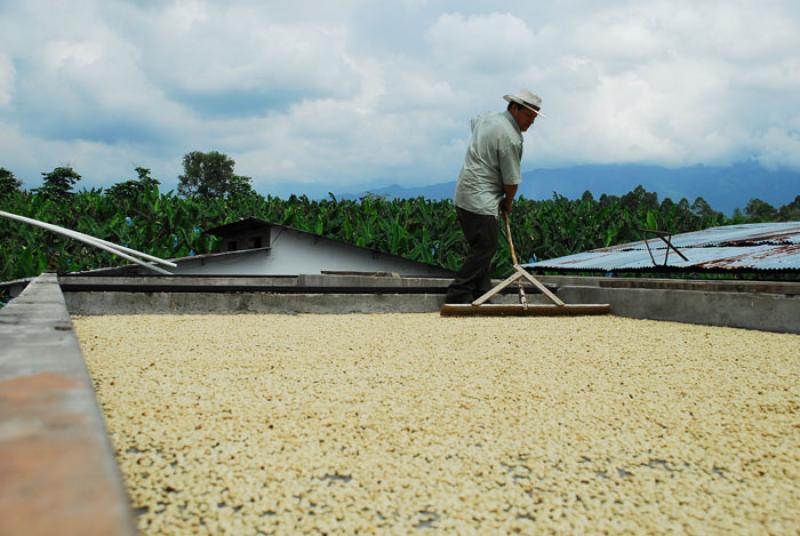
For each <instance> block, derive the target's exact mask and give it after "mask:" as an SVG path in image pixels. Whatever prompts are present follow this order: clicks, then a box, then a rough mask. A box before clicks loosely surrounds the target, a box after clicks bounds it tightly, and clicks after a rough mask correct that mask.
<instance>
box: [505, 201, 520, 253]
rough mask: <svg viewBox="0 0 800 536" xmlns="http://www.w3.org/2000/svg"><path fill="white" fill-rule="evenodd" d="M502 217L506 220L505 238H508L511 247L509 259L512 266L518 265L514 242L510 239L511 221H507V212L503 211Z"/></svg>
mask: <svg viewBox="0 0 800 536" xmlns="http://www.w3.org/2000/svg"><path fill="white" fill-rule="evenodd" d="M503 219H504V220H505V221H506V238H507V239H508V247H509V248H510V249H511V261H512V262H513V263H514V266H516V265H518V264H519V262H517V252H516V251H514V242H513V241H512V240H511V223H509V218H508V212H506V211H505V210H504V211H503Z"/></svg>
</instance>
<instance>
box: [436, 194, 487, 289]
mask: <svg viewBox="0 0 800 536" xmlns="http://www.w3.org/2000/svg"><path fill="white" fill-rule="evenodd" d="M456 216H457V217H458V223H459V225H461V230H462V231H464V237H465V238H466V239H467V244H469V251H468V252H467V255H466V257H464V263H463V264H462V265H461V269H460V270H459V271H458V273H457V274H456V278H455V280H454V281H453V282H452V283H450V286H449V287H447V298H446V300H445V301H446V302H447V303H472V302H473V301H474V300H476V299H477V298H480V297H481V296H482V295H483V294H485V293H486V292H487V291H488V290H489V289H490V288H491V278H490V270H491V265H492V257H494V254H495V252H496V251H497V218H495V217H494V216H486V215H483V214H475V213H474V212H469V211H468V210H464V209H463V208H459V207H456Z"/></svg>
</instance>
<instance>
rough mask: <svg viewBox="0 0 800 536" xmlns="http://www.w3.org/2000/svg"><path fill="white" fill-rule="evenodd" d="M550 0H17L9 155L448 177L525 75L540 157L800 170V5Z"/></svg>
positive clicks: (269, 182)
mask: <svg viewBox="0 0 800 536" xmlns="http://www.w3.org/2000/svg"><path fill="white" fill-rule="evenodd" d="M538 4H539V3H537V4H533V3H530V2H527V1H523V0H510V1H509V2H505V3H503V4H502V9H500V8H498V7H497V4H496V3H494V2H488V1H478V2H471V3H463V2H456V1H454V0H443V1H441V2H426V1H421V0H407V1H405V2H403V3H392V4H386V5H383V6H381V5H379V4H375V3H374V2H367V1H365V0H348V1H346V2H336V3H326V2H315V1H313V0H298V1H297V2H293V3H291V4H275V5H272V4H264V3H263V2H260V1H257V0H243V1H240V2H236V3H222V2H215V1H211V0H190V1H172V2H147V1H143V2H134V1H129V2H122V1H120V2H100V1H97V0H95V1H88V2H85V3H84V4H82V8H81V9H80V10H76V9H68V7H69V6H67V5H66V4H54V3H51V2H45V1H35V0H34V1H25V2H23V1H22V0H18V1H13V2H7V3H5V4H4V6H3V7H2V8H0V9H2V10H3V13H2V16H0V50H2V53H0V124H1V125H2V126H3V129H4V132H3V133H2V134H0V154H1V155H2V158H3V161H2V162H0V166H3V167H6V168H8V169H12V170H13V171H14V172H15V173H16V174H17V175H18V176H20V177H31V178H33V179H36V180H38V177H39V175H38V174H39V173H40V172H41V171H46V170H48V169H52V167H54V166H55V165H59V164H60V163H63V162H67V161H69V162H72V163H73V165H75V166H76V169H78V171H79V172H80V173H81V174H83V175H84V176H85V177H86V180H85V181H84V184H87V185H89V184H90V183H91V182H94V183H95V184H106V183H107V182H108V181H110V180H115V179H117V178H120V177H126V176H129V175H131V173H132V169H133V165H132V164H135V165H144V166H145V167H151V168H153V170H154V172H155V173H156V174H157V176H159V174H160V176H159V178H161V179H162V181H164V183H165V184H167V185H170V184H171V185H173V186H174V183H175V180H176V176H177V175H178V173H179V167H180V160H181V157H182V156H183V154H184V153H186V152H188V151H191V150H212V149H215V150H221V151H224V152H226V153H227V154H229V155H231V156H232V157H233V158H234V159H235V160H236V162H237V172H239V173H241V174H244V175H250V176H252V177H253V178H254V179H255V180H256V181H257V183H258V184H261V185H263V186H264V187H265V188H267V187H272V186H275V187H278V186H277V185H280V186H281V187H285V186H286V185H287V184H293V183H296V182H297V183H303V184H306V185H312V184H313V183H315V182H319V181H325V182H328V183H332V184H336V185H338V187H339V188H340V191H346V190H348V189H351V186H353V187H354V185H362V184H365V183H367V182H370V181H373V184H378V181H379V184H385V183H389V182H398V181H404V182H406V183H411V184H424V183H433V182H442V181H447V180H452V179H453V178H454V177H455V176H456V174H457V173H458V169H459V167H460V165H461V159H462V158H463V151H464V146H465V144H466V142H467V137H468V135H469V130H468V124H469V119H470V118H471V117H473V116H474V115H477V114H478V113H480V112H483V111H486V110H501V109H502V108H503V107H504V105H505V103H504V102H503V101H502V98H501V97H502V95H503V94H505V93H508V92H510V91H514V90H516V89H519V88H523V87H525V88H530V89H532V90H534V91H536V92H537V93H539V94H541V95H542V97H543V98H544V108H545V112H546V113H547V114H548V117H547V118H543V119H541V120H539V121H537V123H536V125H535V126H534V128H533V129H531V131H529V133H528V134H526V139H527V140H528V141H527V143H526V149H525V161H524V163H523V167H526V168H531V167H540V166H542V167H549V166H556V165H562V164H582V163H594V162H652V163H659V164H668V165H683V164H695V163H713V164H725V163H731V162H734V161H737V160H742V159H746V158H749V157H751V156H752V157H755V158H757V159H759V160H760V161H761V162H763V163H765V164H766V165H770V166H778V167H779V166H790V167H794V168H798V169H800V162H799V161H798V159H797V156H796V155H797V154H799V153H800V152H799V151H798V150H797V149H798V147H797V132H798V131H800V125H798V121H800V116H798V114H797V112H796V111H795V110H796V105H795V101H796V95H797V92H798V90H799V89H800V61H798V59H797V53H796V50H798V49H800V7H798V6H797V5H796V4H795V3H792V2H789V1H785V2H779V1H772V0H767V1H765V2H761V3H753V2H749V1H746V0H732V1H727V2H722V1H714V0H712V1H708V2H689V1H688V0H687V1H678V2H675V1H667V0H649V1H642V2H635V3H632V2H622V1H618V2H606V3H596V2H590V1H588V0H575V1H572V2H568V3H551V4H547V5H544V4H542V5H538ZM282 191H287V190H286V189H284V190H282Z"/></svg>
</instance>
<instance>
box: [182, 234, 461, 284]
mask: <svg viewBox="0 0 800 536" xmlns="http://www.w3.org/2000/svg"><path fill="white" fill-rule="evenodd" d="M172 271H173V272H174V273H176V274H192V275H212V274H213V275H298V274H316V273H320V272H323V271H338V272H396V273H398V274H400V275H406V276H408V275H426V276H437V275H439V276H445V277H447V276H450V275H451V274H450V273H449V272H447V271H446V270H443V269H440V268H437V267H434V266H428V265H425V264H421V263H417V262H414V261H410V260H406V259H403V258H400V257H395V256H391V255H385V254H382V253H376V252H373V251H371V250H368V249H366V248H359V247H356V246H351V245H349V244H343V243H340V242H336V241H334V240H328V239H326V238H321V237H316V236H314V235H312V234H308V233H302V232H298V231H295V230H293V229H287V228H283V227H279V226H273V227H272V236H271V249H268V250H249V251H241V252H235V253H230V254H223V255H216V256H212V257H206V258H204V259H187V260H183V261H180V262H179V264H178V268H177V269H174V270H172Z"/></svg>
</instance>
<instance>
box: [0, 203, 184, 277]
mask: <svg viewBox="0 0 800 536" xmlns="http://www.w3.org/2000/svg"><path fill="white" fill-rule="evenodd" d="M0 217H3V218H6V219H9V220H14V221H19V222H22V223H27V224H29V225H33V226H35V227H41V228H42V229H46V230H48V231H51V232H53V233H57V234H60V235H63V236H66V237H68V238H72V239H74V240H78V241H80V242H83V243H84V244H88V245H90V246H94V247H96V248H99V249H102V250H104V251H107V252H109V253H111V254H113V255H117V256H118V257H122V258H123V259H126V260H129V261H131V262H134V263H136V264H138V265H140V266H142V267H144V268H147V269H148V270H152V271H154V272H157V273H159V274H162V275H172V274H171V273H170V272H168V271H167V270H164V269H163V268H159V267H158V266H154V265H153V264H150V263H147V262H145V261H144V260H142V259H145V260H148V261H151V262H153V263H157V264H161V265H164V266H169V267H170V268H176V267H177V266H178V265H177V264H175V263H173V262H170V261H165V260H164V259H161V258H159V257H154V256H152V255H148V254H147V253H142V252H141V251H136V250H135V249H131V248H127V247H125V246H120V245H119V244H114V243H113V242H108V241H107V240H103V239H101V238H97V237H94V236H91V235H87V234H84V233H80V232H78V231H73V230H72V229H67V228H66V227H61V226H60V225H53V224H52V223H45V222H43V221H39V220H37V219H34V218H28V217H25V216H20V215H18V214H12V213H11V212H5V211H2V210H0ZM137 257H141V259H140V258H137Z"/></svg>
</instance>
